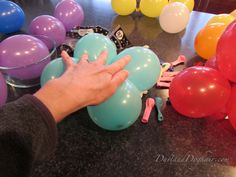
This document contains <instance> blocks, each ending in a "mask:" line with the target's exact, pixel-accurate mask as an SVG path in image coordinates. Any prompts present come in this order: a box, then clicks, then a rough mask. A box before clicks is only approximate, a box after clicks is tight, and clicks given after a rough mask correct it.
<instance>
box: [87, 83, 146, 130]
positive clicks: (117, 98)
mask: <svg viewBox="0 0 236 177" xmlns="http://www.w3.org/2000/svg"><path fill="white" fill-rule="evenodd" d="M141 109H142V100H141V97H140V92H139V91H138V89H137V88H136V87H135V86H134V85H133V84H132V83H131V82H130V81H128V80H126V81H125V82H124V83H123V84H122V85H121V86H120V87H119V88H118V89H117V91H116V93H115V94H114V95H113V96H112V97H111V98H109V99H108V100H107V101H105V102H103V103H101V104H100V105H97V106H88V112H89V115H90V117H91V119H92V120H93V121H94V122H95V123H96V124H97V125H98V126H99V127H101V128H104V129H106V130H122V129H125V128H128V127H129V126H131V125H132V124H133V123H134V122H135V121H136V120H137V119H138V117H139V115H140V112H141Z"/></svg>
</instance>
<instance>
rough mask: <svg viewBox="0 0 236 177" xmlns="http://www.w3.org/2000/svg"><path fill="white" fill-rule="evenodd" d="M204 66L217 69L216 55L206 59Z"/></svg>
mask: <svg viewBox="0 0 236 177" xmlns="http://www.w3.org/2000/svg"><path fill="white" fill-rule="evenodd" d="M205 66H206V67H209V68H213V69H216V70H218V66H217V63H216V57H215V56H214V57H212V58H211V59H209V60H207V62H206V63H205Z"/></svg>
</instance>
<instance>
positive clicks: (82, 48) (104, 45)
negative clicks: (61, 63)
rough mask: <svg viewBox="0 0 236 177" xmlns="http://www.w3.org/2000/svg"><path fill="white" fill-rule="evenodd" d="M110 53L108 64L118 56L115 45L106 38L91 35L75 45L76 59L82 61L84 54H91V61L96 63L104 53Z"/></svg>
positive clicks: (99, 35)
mask: <svg viewBox="0 0 236 177" xmlns="http://www.w3.org/2000/svg"><path fill="white" fill-rule="evenodd" d="M104 50H106V51H108V57H107V60H106V63H107V64H109V63H111V60H112V58H113V57H115V56H116V55H117V53H116V46H115V44H114V43H113V42H112V41H111V40H110V39H109V38H108V37H106V36H104V35H102V34H97V33H90V34H87V35H86V36H84V37H82V38H81V39H80V40H79V41H78V42H77V43H76V45H75V51H74V58H76V59H77V60H80V58H81V56H82V55H83V54H84V53H88V54H89V61H95V60H96V59H97V57H98V56H99V55H100V54H101V52H102V51H104Z"/></svg>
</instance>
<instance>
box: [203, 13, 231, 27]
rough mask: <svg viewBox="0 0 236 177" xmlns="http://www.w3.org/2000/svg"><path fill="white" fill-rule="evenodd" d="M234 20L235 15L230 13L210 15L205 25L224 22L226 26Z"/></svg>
mask: <svg viewBox="0 0 236 177" xmlns="http://www.w3.org/2000/svg"><path fill="white" fill-rule="evenodd" d="M234 20H235V17H234V16H232V15H230V14H219V15H216V16H214V17H212V18H211V19H210V20H209V21H208V22H207V25H210V24H212V23H224V24H225V25H226V26H228V25H229V24H230V23H232V22H233V21H234Z"/></svg>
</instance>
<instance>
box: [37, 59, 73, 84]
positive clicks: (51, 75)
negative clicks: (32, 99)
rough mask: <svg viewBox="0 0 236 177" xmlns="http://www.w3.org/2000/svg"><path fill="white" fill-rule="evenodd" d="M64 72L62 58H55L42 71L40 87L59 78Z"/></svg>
mask: <svg viewBox="0 0 236 177" xmlns="http://www.w3.org/2000/svg"><path fill="white" fill-rule="evenodd" d="M72 60H73V62H74V63H76V60H75V59H74V58H72ZM64 71H65V64H64V62H63V60H62V58H57V59H55V60H52V61H51V62H50V63H48V64H47V66H46V67H45V68H44V69H43V72H42V75H41V78H40V85H41V87H42V86H44V85H45V84H46V83H47V82H48V81H49V80H52V79H55V78H58V77H60V76H61V75H62V74H63V73H64Z"/></svg>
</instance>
